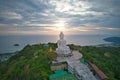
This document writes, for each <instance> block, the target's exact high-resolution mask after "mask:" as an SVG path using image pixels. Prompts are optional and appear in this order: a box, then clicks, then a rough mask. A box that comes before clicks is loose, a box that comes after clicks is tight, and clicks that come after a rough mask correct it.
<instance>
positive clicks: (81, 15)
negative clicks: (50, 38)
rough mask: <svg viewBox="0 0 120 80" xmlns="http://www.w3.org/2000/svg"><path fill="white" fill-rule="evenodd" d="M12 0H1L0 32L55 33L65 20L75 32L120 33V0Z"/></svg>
mask: <svg viewBox="0 0 120 80" xmlns="http://www.w3.org/2000/svg"><path fill="white" fill-rule="evenodd" d="M11 1H12V0H7V1H6V0H0V30H5V31H12V30H14V32H17V31H19V30H20V31H21V32H22V31H27V32H28V31H30V32H32V30H33V31H35V30H39V31H41V32H42V31H44V32H45V31H46V32H49V31H55V32H56V31H59V30H58V26H57V25H56V24H57V23H58V24H59V21H64V24H65V31H68V32H69V31H72V30H74V31H72V33H73V32H75V31H76V33H77V34H81V33H82V32H83V33H85V32H86V33H88V34H89V33H93V32H94V34H95V33H97V32H100V33H102V32H103V33H110V31H112V34H113V33H118V32H119V28H120V22H119V21H120V18H119V17H120V13H119V11H120V8H119V7H120V1H119V0H14V2H11ZM116 29H117V31H116ZM15 30H16V31H15ZM24 33H25V32H24Z"/></svg>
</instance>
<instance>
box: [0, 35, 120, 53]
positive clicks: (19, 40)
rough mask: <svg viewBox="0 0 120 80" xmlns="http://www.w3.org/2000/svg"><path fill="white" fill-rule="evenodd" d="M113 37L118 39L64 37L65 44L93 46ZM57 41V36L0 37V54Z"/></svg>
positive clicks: (97, 36)
mask: <svg viewBox="0 0 120 80" xmlns="http://www.w3.org/2000/svg"><path fill="white" fill-rule="evenodd" d="M114 36H116V37H120V36H119V35H66V36H65V40H66V41H67V44H75V45H80V46H95V45H99V44H109V42H106V41H104V40H103V39H104V38H107V37H114ZM58 39H59V36H58V35H0V54H3V53H13V52H15V51H20V50H22V49H23V48H24V47H25V46H26V45H28V44H29V45H33V44H40V43H48V42H51V43H56V42H57V40H58ZM14 44H19V46H14Z"/></svg>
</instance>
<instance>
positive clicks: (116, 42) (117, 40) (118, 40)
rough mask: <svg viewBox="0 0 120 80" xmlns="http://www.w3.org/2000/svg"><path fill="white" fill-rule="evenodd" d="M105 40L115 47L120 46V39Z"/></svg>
mask: <svg viewBox="0 0 120 80" xmlns="http://www.w3.org/2000/svg"><path fill="white" fill-rule="evenodd" d="M103 40H105V41H107V42H111V43H112V44H114V45H120V37H108V38H105V39H103Z"/></svg>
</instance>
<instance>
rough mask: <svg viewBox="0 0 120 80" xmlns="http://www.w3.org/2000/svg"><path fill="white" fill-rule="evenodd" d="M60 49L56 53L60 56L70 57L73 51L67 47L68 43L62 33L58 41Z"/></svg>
mask: <svg viewBox="0 0 120 80" xmlns="http://www.w3.org/2000/svg"><path fill="white" fill-rule="evenodd" d="M57 46H58V48H57V49H56V52H57V54H58V56H69V55H70V53H71V51H70V48H69V47H68V46H66V41H65V40H64V34H63V33H62V32H61V33H60V40H58V41H57Z"/></svg>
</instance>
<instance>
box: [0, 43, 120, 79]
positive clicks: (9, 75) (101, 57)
mask: <svg viewBox="0 0 120 80" xmlns="http://www.w3.org/2000/svg"><path fill="white" fill-rule="evenodd" d="M69 46H70V48H71V49H72V50H79V51H80V52H81V53H82V54H83V55H84V58H85V59H88V60H90V61H91V62H92V63H94V64H96V65H97V66H98V67H99V68H100V69H101V70H102V71H103V72H104V73H105V74H106V75H107V76H108V79H107V80H120V70H119V69H120V65H119V64H120V59H119V58H120V47H93V46H82V47H81V46H75V45H73V44H70V45H69ZM56 47H57V45H56V44H55V43H48V44H36V45H27V46H26V47H25V48H23V50H21V51H19V52H18V53H17V54H15V55H14V56H12V57H11V58H9V59H8V60H7V61H5V62H3V63H1V64H0V80H48V79H49V75H50V74H53V72H52V71H51V70H50V63H51V61H52V60H53V59H55V58H56V53H55V52H54V51H55V48H56Z"/></svg>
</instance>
